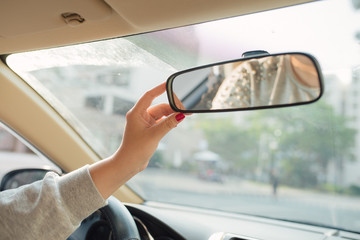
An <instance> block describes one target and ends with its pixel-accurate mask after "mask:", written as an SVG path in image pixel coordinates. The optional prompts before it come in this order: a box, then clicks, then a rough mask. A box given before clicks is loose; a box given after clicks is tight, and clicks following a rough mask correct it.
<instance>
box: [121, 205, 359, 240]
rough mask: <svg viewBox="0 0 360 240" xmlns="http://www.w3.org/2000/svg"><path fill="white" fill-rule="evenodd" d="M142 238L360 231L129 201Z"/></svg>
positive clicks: (322, 235)
mask: <svg viewBox="0 0 360 240" xmlns="http://www.w3.org/2000/svg"><path fill="white" fill-rule="evenodd" d="M126 207H127V209H128V210H129V212H130V214H131V215H132V216H133V218H134V219H135V222H136V224H137V227H138V229H139V232H140V235H141V239H144V240H147V239H154V240H177V239H192V240H197V239H199V240H200V239H207V240H289V239H291V240H341V239H343V240H344V239H347V240H355V239H360V234H356V233H349V232H345V231H337V230H334V229H330V228H326V227H318V226H312V225H304V224H299V223H293V222H285V221H280V220H273V219H267V218H261V217H254V216H247V215H241V214H233V213H224V212H216V211H208V210H202V209H194V208H191V207H181V206H174V205H168V204H159V203H154V202H147V203H145V204H143V205H136V204H126Z"/></svg>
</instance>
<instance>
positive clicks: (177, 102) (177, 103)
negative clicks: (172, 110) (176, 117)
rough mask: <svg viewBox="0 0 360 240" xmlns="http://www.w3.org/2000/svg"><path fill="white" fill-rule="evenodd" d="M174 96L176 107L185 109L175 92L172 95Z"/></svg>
mask: <svg viewBox="0 0 360 240" xmlns="http://www.w3.org/2000/svg"><path fill="white" fill-rule="evenodd" d="M173 97H174V101H175V105H176V107H177V108H178V109H180V110H186V108H185V107H184V105H183V104H182V102H181V101H180V99H179V98H178V97H177V96H176V94H175V93H174V95H173Z"/></svg>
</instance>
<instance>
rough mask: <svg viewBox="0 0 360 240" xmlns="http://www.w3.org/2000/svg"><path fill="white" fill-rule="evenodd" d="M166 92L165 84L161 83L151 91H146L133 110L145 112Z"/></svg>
mask: <svg viewBox="0 0 360 240" xmlns="http://www.w3.org/2000/svg"><path fill="white" fill-rule="evenodd" d="M165 90H166V83H162V84H160V85H158V86H156V87H154V88H153V89H151V90H149V91H147V92H146V93H145V94H144V95H143V96H142V97H141V98H140V99H139V101H138V102H137V103H136V104H135V106H134V110H135V111H146V110H147V109H148V108H149V107H150V106H151V103H152V101H153V100H154V99H155V98H156V97H158V96H160V95H161V94H163V93H164V92H165Z"/></svg>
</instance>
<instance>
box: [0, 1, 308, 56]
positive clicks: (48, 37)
mask: <svg viewBox="0 0 360 240" xmlns="http://www.w3.org/2000/svg"><path fill="white" fill-rule="evenodd" d="M311 1H313V0H273V1H269V0H224V1H221V4H219V1H218V0H197V1H191V0H186V1H168V0H153V1H148V0H133V1H119V0H105V1H102V0H77V1H72V0H64V1H60V2H56V1H50V2H49V1H48V0H34V1H26V0H5V1H4V2H2V4H1V5H2V6H1V8H0V24H1V28H0V54H9V53H14V52H22V51H29V50H35V49H42V48H50V47H54V46H62V45H69V44H75V43H81V42H89V41H95V40H99V39H107V38H114V37H119V36H128V35H134V34H138V33H143V32H151V31H156V30H160V29H167V28H172V27H178V26H186V25H191V24H195V23H200V22H206V21H210V20H215V19H223V18H227V17H232V16H239V15H245V14H249V13H254V12H260V11H266V10H270V9H275V8H281V7H285V6H290V5H297V4H301V3H306V2H311ZM38 6H41V7H38ZM138 6H143V7H141V8H139V7H138ZM144 9H146V11H144ZM69 12H70V13H75V14H79V15H80V16H81V17H83V18H84V19H85V21H84V22H82V23H75V24H71V23H67V22H66V21H67V20H66V19H65V18H64V17H63V16H62V14H63V13H69ZM72 20H73V19H71V21H70V22H74V21H75V22H77V21H76V19H75V20H74V21H72ZM8 22H11V24H7V23H8ZM68 22H69V21H68Z"/></svg>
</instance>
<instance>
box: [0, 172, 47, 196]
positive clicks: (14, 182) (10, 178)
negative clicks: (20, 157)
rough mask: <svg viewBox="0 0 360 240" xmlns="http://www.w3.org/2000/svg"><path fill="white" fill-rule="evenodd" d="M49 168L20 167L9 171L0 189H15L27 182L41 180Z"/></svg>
mask: <svg viewBox="0 0 360 240" xmlns="http://www.w3.org/2000/svg"><path fill="white" fill-rule="evenodd" d="M48 172H49V170H46V169H19V170H14V171H11V172H9V173H7V174H6V175H5V176H4V177H3V179H2V181H1V185H0V191H4V190H8V189H13V188H17V187H20V186H22V185H25V184H30V183H33V182H35V181H38V180H41V179H43V178H44V177H45V175H46V173H48Z"/></svg>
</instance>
